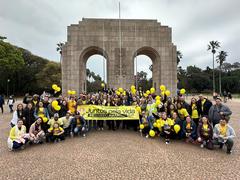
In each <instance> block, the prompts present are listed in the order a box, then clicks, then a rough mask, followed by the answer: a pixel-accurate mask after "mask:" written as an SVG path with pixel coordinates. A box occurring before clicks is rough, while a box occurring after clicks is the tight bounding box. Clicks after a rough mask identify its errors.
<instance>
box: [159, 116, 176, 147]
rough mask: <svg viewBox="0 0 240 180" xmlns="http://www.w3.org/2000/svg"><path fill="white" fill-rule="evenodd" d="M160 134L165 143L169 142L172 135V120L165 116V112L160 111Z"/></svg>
mask: <svg viewBox="0 0 240 180" xmlns="http://www.w3.org/2000/svg"><path fill="white" fill-rule="evenodd" d="M160 126H161V127H160V128H161V130H160V131H161V136H163V137H164V138H165V142H166V144H169V143H170V137H171V136H172V132H174V131H173V126H174V121H173V120H172V119H171V118H168V117H167V113H166V112H163V113H162V118H161V119H160Z"/></svg>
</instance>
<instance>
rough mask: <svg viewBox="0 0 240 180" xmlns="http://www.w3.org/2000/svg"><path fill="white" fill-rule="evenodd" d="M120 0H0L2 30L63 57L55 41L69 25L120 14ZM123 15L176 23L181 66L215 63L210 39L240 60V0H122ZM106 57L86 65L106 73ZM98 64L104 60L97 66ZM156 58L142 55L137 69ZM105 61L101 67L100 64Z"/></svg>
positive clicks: (53, 57)
mask: <svg viewBox="0 0 240 180" xmlns="http://www.w3.org/2000/svg"><path fill="white" fill-rule="evenodd" d="M118 2H119V0H0V35H1V36H6V37H7V41H8V42H10V43H12V44H15V45H17V46H20V47H23V48H25V49H28V50H30V51H31V52H32V53H33V54H36V55H39V56H41V57H44V58H47V59H49V60H54V61H59V59H60V57H59V54H58V53H57V52H56V44H57V43H58V42H65V41H66V40H67V26H69V25H70V24H77V23H78V22H79V21H81V19H82V18H83V17H85V18H118ZM120 2H121V18H123V19H157V20H158V22H161V24H162V25H167V26H170V27H171V28H172V40H173V43H174V44H175V45H176V46H177V49H178V50H180V51H181V52H182V54H183V59H182V61H181V63H180V66H182V67H184V68H186V67H187V66H189V65H196V66H198V67H201V68H206V66H210V67H212V55H211V54H210V52H208V51H207V44H208V43H209V41H212V40H217V41H219V42H220V43H221V44H220V45H221V49H220V50H224V51H226V52H228V57H227V62H230V63H232V62H237V61H238V62H240V53H239V52H240V51H239V50H240V35H239V32H240V11H239V7H240V1H239V0H131V1H129V0H121V1H120ZM102 60H103V58H102V57H99V56H93V57H90V58H89V61H88V63H87V66H88V67H89V68H90V69H91V70H92V71H94V72H95V73H97V74H100V75H101V76H103V71H102V69H103V68H102V67H103V63H102ZM96 64H99V66H96ZM150 64H151V60H149V59H148V58H147V57H144V56H142V57H139V58H138V63H137V65H138V66H137V71H138V72H139V71H141V70H143V71H145V72H147V73H148V74H150V72H149V69H148V68H146V67H148V66H149V65H150ZM99 67H101V68H99Z"/></svg>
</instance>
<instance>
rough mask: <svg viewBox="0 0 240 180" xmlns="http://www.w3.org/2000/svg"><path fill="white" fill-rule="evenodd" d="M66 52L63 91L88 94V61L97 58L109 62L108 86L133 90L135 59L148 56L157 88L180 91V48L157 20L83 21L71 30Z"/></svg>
mask: <svg viewBox="0 0 240 180" xmlns="http://www.w3.org/2000/svg"><path fill="white" fill-rule="evenodd" d="M67 34H68V38H67V42H66V43H65V44H64V46H63V51H62V90H63V94H66V93H67V91H68V90H69V89H72V90H76V91H77V93H80V92H83V91H84V90H85V80H86V60H87V59H88V58H89V57H90V56H91V55H93V54H100V55H103V56H104V57H105V58H106V59H107V77H106V79H107V82H108V84H107V85H108V87H110V88H119V87H122V88H126V89H129V88H130V86H131V85H132V84H134V80H135V78H134V60H133V59H134V57H135V56H136V55H138V54H144V55H147V56H148V57H150V58H151V59H152V61H153V75H152V77H153V85H154V87H156V90H157V92H158V91H159V88H158V87H159V85H160V84H164V85H166V86H167V88H168V89H169V90H170V91H171V92H172V94H175V93H176V89H177V56H176V46H175V45H174V44H173V43H172V32H171V28H170V27H168V26H162V25H161V24H160V23H159V22H157V20H138V19H136V20H135V19H121V20H119V19H89V18H87V19H85V18H84V19H83V20H82V21H80V22H79V23H78V24H72V25H70V26H68V29H67Z"/></svg>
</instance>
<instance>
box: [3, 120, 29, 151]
mask: <svg viewBox="0 0 240 180" xmlns="http://www.w3.org/2000/svg"><path fill="white" fill-rule="evenodd" d="M28 139H29V134H26V127H25V126H24V125H23V120H22V119H18V121H17V124H16V125H15V126H14V127H12V128H11V130H10V135H9V137H8V141H7V143H8V148H9V150H10V151H11V150H17V149H24V148H25V145H26V143H27V142H28Z"/></svg>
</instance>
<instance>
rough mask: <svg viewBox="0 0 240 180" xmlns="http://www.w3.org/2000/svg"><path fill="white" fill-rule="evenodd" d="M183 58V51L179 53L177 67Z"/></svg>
mask: <svg viewBox="0 0 240 180" xmlns="http://www.w3.org/2000/svg"><path fill="white" fill-rule="evenodd" d="M182 58H183V55H182V53H181V51H177V65H178V64H179V63H180V61H181V59H182Z"/></svg>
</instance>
